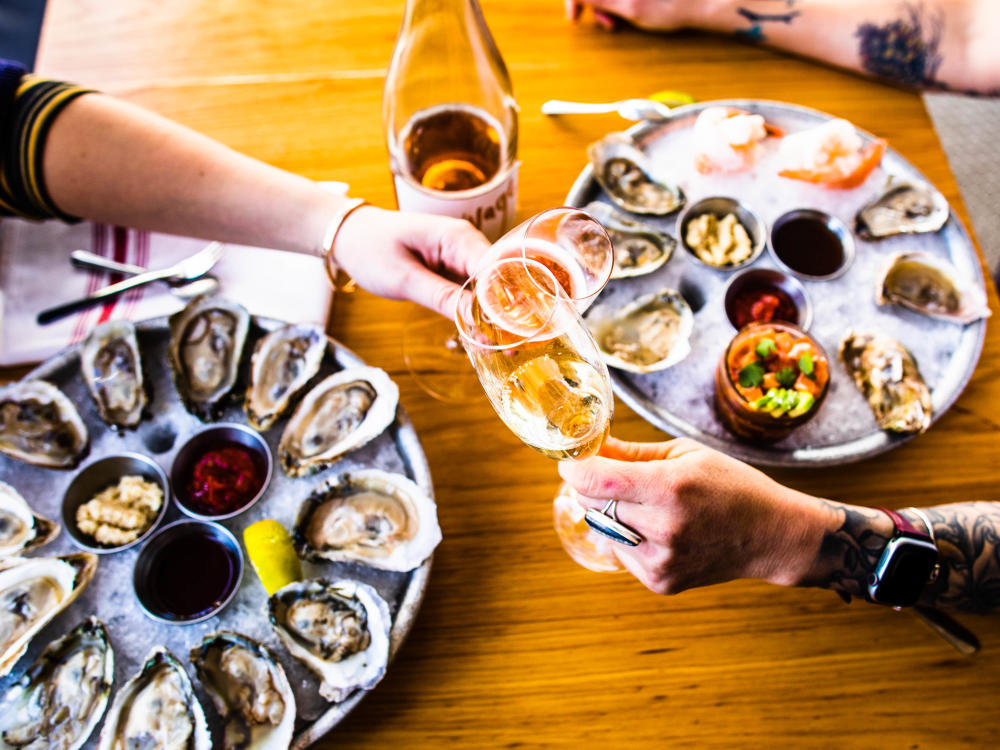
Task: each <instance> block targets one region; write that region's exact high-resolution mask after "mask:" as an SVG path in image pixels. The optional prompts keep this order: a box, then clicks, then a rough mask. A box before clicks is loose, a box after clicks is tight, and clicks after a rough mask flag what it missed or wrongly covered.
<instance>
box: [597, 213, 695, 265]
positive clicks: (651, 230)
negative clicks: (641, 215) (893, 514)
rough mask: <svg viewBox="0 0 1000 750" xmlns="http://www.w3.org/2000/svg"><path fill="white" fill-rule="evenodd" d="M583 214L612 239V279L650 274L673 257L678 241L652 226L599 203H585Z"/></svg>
mask: <svg viewBox="0 0 1000 750" xmlns="http://www.w3.org/2000/svg"><path fill="white" fill-rule="evenodd" d="M584 210H585V211H586V212H587V213H588V214H590V215H591V216H593V217H594V218H595V219H597V220H598V221H599V222H601V224H602V225H603V226H604V228H605V229H606V230H607V231H608V236H609V237H610V238H611V244H612V246H613V247H614V255H615V265H614V269H613V270H612V271H611V278H612V279H624V278H628V277H629V276H642V275H643V274H647V273H652V272H653V271H655V270H656V269H657V268H659V267H660V266H662V265H663V264H664V263H666V262H667V261H668V260H670V258H671V256H672V255H673V254H674V248H676V247H677V240H675V239H674V238H673V237H671V236H670V235H669V234H667V233H666V232H663V231H661V230H660V229H657V228H656V227H654V226H652V225H651V224H645V223H643V222H639V221H634V220H633V219H629V218H628V217H626V216H623V215H622V214H620V213H618V212H617V211H615V210H614V209H613V208H611V206H609V205H608V204H607V203H601V202H600V201H594V202H593V203H588V204H587V207H586V208H585V209H584Z"/></svg>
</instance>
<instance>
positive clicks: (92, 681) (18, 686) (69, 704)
mask: <svg viewBox="0 0 1000 750" xmlns="http://www.w3.org/2000/svg"><path fill="white" fill-rule="evenodd" d="M114 661H115V660H114V652H113V651H112V649H111V643H110V641H109V640H108V633H107V630H106V629H105V627H104V624H103V623H102V622H100V621H99V620H98V619H97V618H95V617H88V618H87V619H86V620H84V621H83V622H82V623H80V624H79V625H77V626H76V627H75V628H73V630H71V631H70V632H69V633H67V634H66V635H64V636H63V637H62V638H60V639H58V640H56V641H53V642H52V643H50V644H49V645H48V646H46V647H45V650H44V651H43V652H42V653H41V655H40V656H39V657H38V659H37V660H36V661H35V663H34V664H32V665H31V666H30V667H28V671H27V672H25V673H24V675H22V677H21V679H20V680H18V681H17V682H16V683H14V684H13V685H12V686H11V687H10V689H9V690H8V691H7V693H6V694H5V695H4V696H3V698H2V700H0V750H8V748H11V749H13V748H23V749H24V750H43V748H45V749H46V750H76V748H78V747H80V746H81V745H83V743H85V742H86V741H87V739H88V738H89V737H90V733H91V732H92V731H94V727H96V726H97V723H98V722H99V721H100V720H101V716H102V715H103V714H104V709H105V707H106V706H107V705H108V696H109V695H110V694H111V683H112V681H113V680H114V671H115V670H114Z"/></svg>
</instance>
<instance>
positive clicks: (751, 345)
mask: <svg viewBox="0 0 1000 750" xmlns="http://www.w3.org/2000/svg"><path fill="white" fill-rule="evenodd" d="M829 383H830V370H829V360H828V358H827V356H826V352H824V351H823V348H822V347H821V346H820V345H819V344H818V343H817V342H816V340H815V339H813V338H812V337H811V336H809V334H807V333H806V332H805V331H803V330H802V329H801V328H799V327H797V326H793V325H791V324H788V323H779V322H776V321H772V322H768V323H751V324H750V325H748V326H746V327H744V328H743V329H741V330H740V332H739V333H737V334H736V336H734V337H733V340H732V341H731V342H730V343H729V346H728V347H726V351H725V352H724V353H723V355H722V357H721V358H720V359H719V363H718V366H717V367H716V370H715V406H716V410H717V412H718V415H719V419H720V421H721V422H722V424H723V425H724V426H725V427H726V429H728V430H729V431H730V432H732V433H733V434H734V435H736V436H738V437H741V438H746V439H751V440H779V439H781V438H783V437H785V436H786V435H788V434H789V433H790V432H791V431H792V430H794V429H795V428H796V427H798V426H800V425H802V424H805V423H806V422H807V421H809V420H810V419H812V417H813V416H814V415H815V414H816V412H817V411H819V408H820V406H821V405H822V403H823V399H824V397H825V396H826V392H827V388H828V386H829Z"/></svg>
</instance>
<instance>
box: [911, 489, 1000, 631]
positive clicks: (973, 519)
mask: <svg viewBox="0 0 1000 750" xmlns="http://www.w3.org/2000/svg"><path fill="white" fill-rule="evenodd" d="M923 510H924V513H925V514H926V515H927V517H928V518H929V519H930V521H931V523H932V524H933V526H934V537H935V540H936V542H937V548H938V555H939V559H940V563H941V572H940V573H939V575H938V579H937V581H935V582H934V583H933V584H932V585H930V586H928V587H927V589H926V590H925V591H924V594H923V596H921V601H922V602H924V603H926V604H933V605H935V606H939V607H942V608H948V609H957V610H961V611H964V612H978V613H986V612H992V611H994V610H996V609H998V608H1000V503H957V504H955V505H939V506H937V507H934V508H925V509H923ZM907 517H908V518H909V519H910V520H911V521H912V522H913V523H914V524H915V525H917V528H920V527H921V524H920V522H919V520H918V519H917V518H916V517H915V516H914V515H913V514H908V515H907Z"/></svg>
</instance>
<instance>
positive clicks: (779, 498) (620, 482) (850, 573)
mask: <svg viewBox="0 0 1000 750" xmlns="http://www.w3.org/2000/svg"><path fill="white" fill-rule="evenodd" d="M559 472H560V474H562V477H563V479H565V480H566V481H567V482H568V483H569V484H570V485H572V486H573V487H574V488H575V489H576V490H577V491H578V492H579V493H581V494H582V495H584V496H585V502H586V503H587V504H588V505H589V506H590V507H593V508H596V509H598V510H599V509H601V508H602V507H603V506H604V504H605V503H606V502H607V500H609V499H612V498H613V499H616V500H618V505H617V517H618V518H619V519H620V520H621V522H622V523H625V524H627V525H629V526H631V527H632V528H634V529H635V530H636V531H638V532H639V533H640V534H642V536H643V537H644V539H645V541H644V542H643V543H642V544H640V545H639V546H638V547H634V548H629V547H623V546H619V545H614V548H615V554H616V555H617V556H618V558H619V559H620V560H621V561H622V563H623V564H624V565H625V567H627V568H628V569H629V571H631V572H632V573H633V575H635V576H636V578H638V579H639V580H640V581H641V582H642V583H643V584H645V585H646V586H647V587H649V588H650V589H652V590H653V591H656V592H658V593H661V594H674V593H677V592H679V591H683V590H685V589H688V588H694V587H697V586H708V585H711V584H714V583H721V582H723V581H729V580H732V579H734V578H760V579H763V580H766V581H770V582H771V583H776V584H781V585H785V586H817V587H821V588H828V589H833V590H834V591H837V592H839V593H841V594H846V595H850V596H861V597H864V596H866V594H867V580H868V575H869V574H870V573H871V572H872V571H874V570H875V566H876V564H877V563H878V560H879V557H880V556H881V554H882V550H883V549H884V548H885V546H886V544H887V543H888V542H889V539H890V538H891V537H892V533H893V523H892V521H891V520H890V518H889V516H888V515H887V514H886V513H884V512H882V511H878V510H873V509H872V508H865V507H860V506H856V505H848V504H845V503H838V502H834V501H831V500H823V499H820V498H816V497H812V496H810V495H806V494H803V493H801V492H796V491H795V490H792V489H790V488H788V487H783V486H782V485H780V484H778V483H777V482H775V481H774V480H772V479H770V478H769V477H767V476H766V475H765V474H763V473H761V472H759V471H757V470H756V469H754V468H752V467H750V466H747V465H746V464H744V463H741V462H739V461H737V460H736V459H733V458H730V457H729V456H726V455H724V454H722V453H719V452H717V451H714V450H711V449H710V448H706V447H705V446H703V445H701V444H699V443H697V442H695V441H693V440H687V439H683V438H682V439H678V440H671V441H669V442H666V443H624V442H621V441H618V440H615V439H613V438H609V439H608V442H607V443H606V445H605V447H604V448H602V450H601V456H600V457H596V458H591V459H588V460H586V461H579V462H563V463H561V464H560V466H559ZM924 510H925V513H926V514H927V515H928V518H929V519H930V521H931V523H932V524H933V526H934V535H935V538H936V540H937V547H938V550H939V559H940V563H941V572H940V574H939V576H938V579H937V581H936V582H935V583H934V584H932V585H930V586H928V587H927V588H926V589H925V590H924V592H923V594H922V597H921V601H922V602H923V603H925V604H933V605H935V606H938V607H941V608H947V609H957V610H963V611H968V612H981V613H985V612H991V611H996V610H998V609H1000V503H961V504H956V505H942V506H937V507H934V508H927V509H924ZM904 515H906V516H907V519H908V520H910V521H911V522H912V523H913V525H914V526H916V527H917V528H921V527H922V525H923V522H922V521H921V520H920V518H919V517H918V516H917V515H916V514H914V513H912V512H906V511H904Z"/></svg>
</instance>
